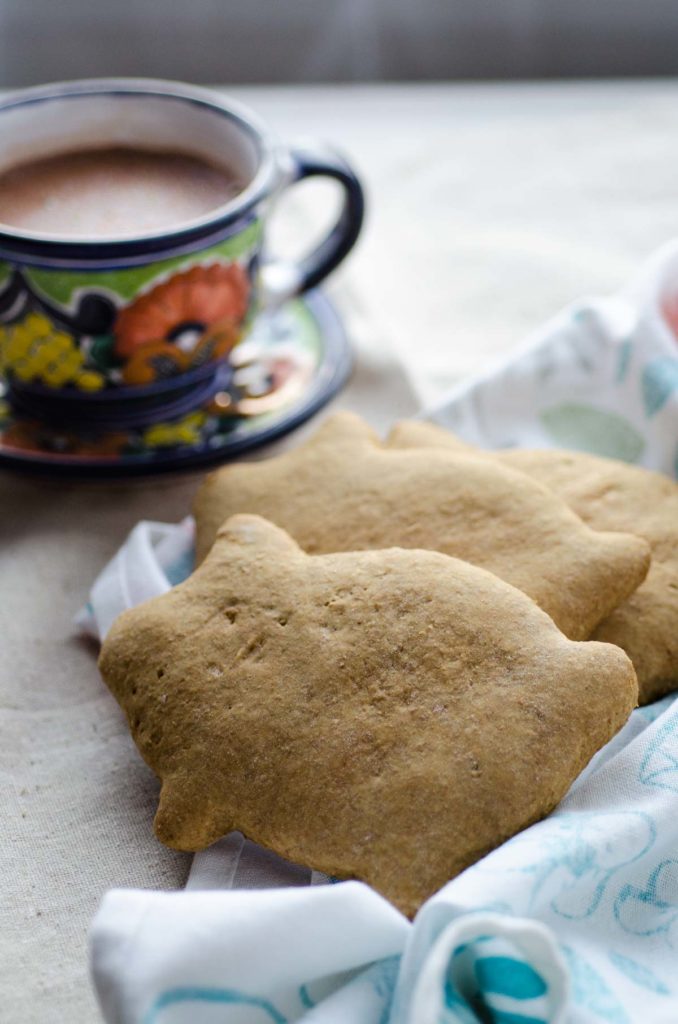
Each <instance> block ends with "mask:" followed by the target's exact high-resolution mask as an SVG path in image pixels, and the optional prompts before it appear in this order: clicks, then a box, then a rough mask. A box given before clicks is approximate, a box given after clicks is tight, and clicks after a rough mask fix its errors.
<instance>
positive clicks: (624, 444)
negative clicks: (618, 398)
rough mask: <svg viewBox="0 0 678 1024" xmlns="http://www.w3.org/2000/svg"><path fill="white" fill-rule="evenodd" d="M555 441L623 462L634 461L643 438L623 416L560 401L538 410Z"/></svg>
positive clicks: (642, 447)
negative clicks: (557, 403) (558, 403)
mask: <svg viewBox="0 0 678 1024" xmlns="http://www.w3.org/2000/svg"><path fill="white" fill-rule="evenodd" d="M539 419H540V420H541V423H542V425H543V427H544V428H545V429H546V431H547V433H548V434H549V436H550V438H551V440H552V441H553V442H554V443H555V445H557V446H559V447H562V448H575V449H577V450H579V451H587V452H592V453H593V454H594V455H603V456H605V457H606V458H608V459H621V460H622V461H623V462H638V461H639V459H640V457H641V455H642V454H643V450H644V448H645V441H644V439H643V438H642V436H641V435H640V434H639V433H638V431H637V430H636V429H635V428H634V427H632V426H631V424H630V423H629V421H628V420H627V419H625V418H624V417H623V416H621V415H619V414H618V413H614V412H605V411H603V410H602V409H596V408H594V407H593V406H592V405H584V404H583V403H580V402H562V403H561V404H560V405H554V406H551V408H549V409H545V410H543V411H542V412H541V413H540V414H539Z"/></svg>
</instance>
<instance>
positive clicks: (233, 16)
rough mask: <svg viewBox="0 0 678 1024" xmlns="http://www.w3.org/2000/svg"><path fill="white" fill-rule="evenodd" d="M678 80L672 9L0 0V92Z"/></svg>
mask: <svg viewBox="0 0 678 1024" xmlns="http://www.w3.org/2000/svg"><path fill="white" fill-rule="evenodd" d="M676 71H678V0H0V87H8V86H21V85H29V84H32V83H37V82H44V81H49V80H54V79H60V78H77V77H83V76H88V75H91V76H98V75H144V76H157V77H171V78H181V79H190V80H193V81H196V82H224V83H229V82H318V81H329V82H333V81H371V80H391V79H396V80H417V79H421V80H426V79H450V78H462V79H474V78H499V79H501V78H550V77H569V76H587V77H599V76H611V75H613V76H614V75H666V74H675V73H676Z"/></svg>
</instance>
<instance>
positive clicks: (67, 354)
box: [0, 313, 105, 391]
mask: <svg viewBox="0 0 678 1024" xmlns="http://www.w3.org/2000/svg"><path fill="white" fill-rule="evenodd" d="M84 362H85V356H84V353H83V352H81V351H80V349H79V348H78V347H77V346H76V344H75V343H74V341H73V339H72V338H71V337H70V335H68V334H65V333H64V332H63V331H59V330H57V329H56V328H55V327H54V325H53V324H52V323H51V321H50V320H48V318H47V317H46V316H44V315H43V314H42V313H29V314H28V316H27V317H26V318H25V319H24V320H22V321H21V322H20V323H18V324H13V325H12V326H9V327H2V328H0V368H1V369H2V370H3V371H4V372H5V373H6V372H7V371H11V373H12V376H14V377H16V378H17V380H20V381H24V382H28V381H40V382H41V383H43V384H46V385H47V386H48V387H51V388H60V387H63V386H64V385H65V384H75V386H76V387H77V388H81V389H82V390H83V391H98V390H99V389H100V388H102V387H103V386H104V383H105V382H104V378H103V376H102V374H100V373H98V372H97V371H96V370H87V369H84V368H83V363H84Z"/></svg>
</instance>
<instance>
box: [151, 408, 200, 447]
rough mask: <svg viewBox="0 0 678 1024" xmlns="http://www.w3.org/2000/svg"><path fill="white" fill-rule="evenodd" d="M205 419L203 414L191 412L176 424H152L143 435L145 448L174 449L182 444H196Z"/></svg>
mask: <svg viewBox="0 0 678 1024" xmlns="http://www.w3.org/2000/svg"><path fill="white" fill-rule="evenodd" d="M206 419H207V414H206V413H204V412H191V413H189V414H188V416H184V418H183V419H181V420H178V421H177V422H176V423H154V424H153V426H152V427H149V428H148V430H145V431H144V433H143V437H142V440H143V443H144V444H145V445H146V447H147V448H174V447H177V446H178V445H182V444H198V443H199V441H200V440H201V429H202V426H203V424H204V422H205V420H206Z"/></svg>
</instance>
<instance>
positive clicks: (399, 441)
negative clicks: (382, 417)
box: [386, 420, 478, 453]
mask: <svg viewBox="0 0 678 1024" xmlns="http://www.w3.org/2000/svg"><path fill="white" fill-rule="evenodd" d="M386 447H387V448H442V447H444V448H449V449H450V450H453V451H457V452H460V453H464V452H469V453H470V452H475V451H477V450H478V449H477V448H476V447H475V446H474V445H472V444H467V443H466V441H462V440H461V438H460V437H457V436H456V434H451V433H450V431H449V430H444V429H443V428H442V427H437V426H436V425H435V424H434V423H423V422H421V421H420V420H400V422H399V423H396V424H394V426H393V427H392V428H391V431H390V433H389V435H388V437H387V439H386Z"/></svg>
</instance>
